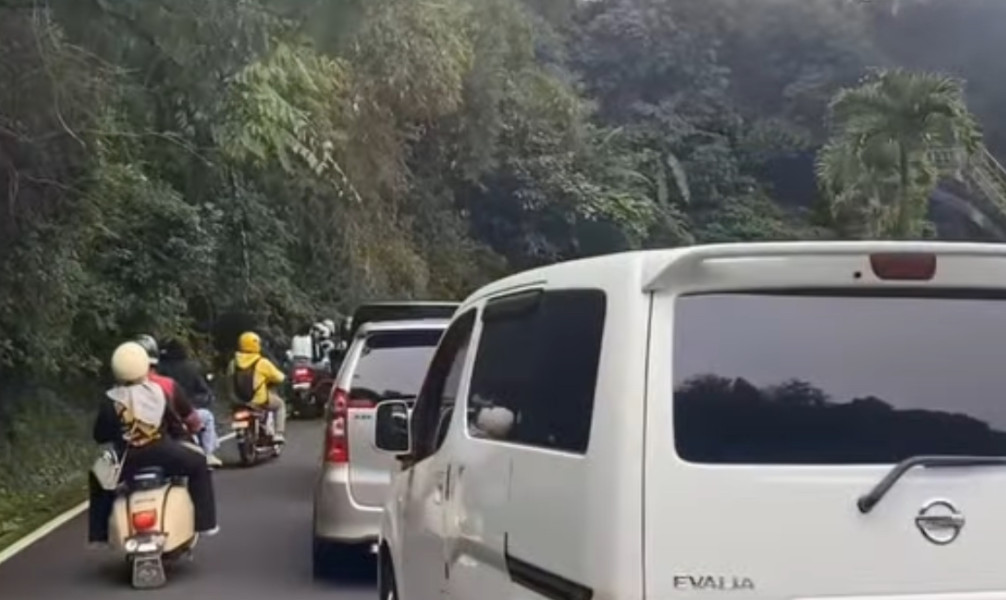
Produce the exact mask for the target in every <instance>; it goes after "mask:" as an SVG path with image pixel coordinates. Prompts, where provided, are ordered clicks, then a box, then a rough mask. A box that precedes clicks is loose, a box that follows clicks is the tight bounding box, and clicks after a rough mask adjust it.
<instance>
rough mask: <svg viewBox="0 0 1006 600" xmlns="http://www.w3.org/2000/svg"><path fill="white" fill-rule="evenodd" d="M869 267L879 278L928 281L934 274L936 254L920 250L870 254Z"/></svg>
mask: <svg viewBox="0 0 1006 600" xmlns="http://www.w3.org/2000/svg"><path fill="white" fill-rule="evenodd" d="M870 268H872V269H873V274H874V275H876V276H877V277H878V278H880V279H886V280H891V281H929V280H930V279H932V278H933V276H934V275H936V255H935V254H928V253H922V252H889V253H879V254H871V255H870Z"/></svg>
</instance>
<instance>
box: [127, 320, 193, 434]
mask: <svg viewBox="0 0 1006 600" xmlns="http://www.w3.org/2000/svg"><path fill="white" fill-rule="evenodd" d="M133 341H135V342H136V343H137V344H139V345H140V346H141V347H142V348H143V350H144V351H146V353H147V359H148V361H149V363H150V373H148V375H147V377H148V378H149V379H150V381H152V382H154V383H156V384H157V385H159V386H161V389H162V390H164V395H165V396H167V398H168V402H170V403H171V405H172V407H174V409H175V412H176V413H177V414H178V416H180V417H181V418H182V420H183V422H184V423H185V428H186V429H187V430H188V432H191V435H192V437H196V436H198V435H199V433H200V432H201V431H202V430H203V427H204V423H203V419H202V416H201V415H200V414H199V411H197V410H195V407H194V406H193V405H192V402H191V400H190V398H189V397H188V394H187V393H186V391H185V388H184V387H182V386H181V385H179V384H178V382H177V381H175V380H174V379H173V378H171V377H168V376H166V375H163V374H161V373H159V372H158V367H159V366H160V360H161V349H160V347H159V346H158V345H157V340H155V339H154V336H152V335H149V334H146V333H144V334H141V335H138V336H136V338H135V339H134V340H133ZM179 439H181V438H179Z"/></svg>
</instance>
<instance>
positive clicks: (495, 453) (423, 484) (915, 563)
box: [374, 242, 1006, 600]
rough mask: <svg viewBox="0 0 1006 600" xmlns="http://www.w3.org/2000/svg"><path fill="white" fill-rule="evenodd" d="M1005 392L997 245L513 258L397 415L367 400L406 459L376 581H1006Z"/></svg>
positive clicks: (910, 594) (729, 588)
mask: <svg viewBox="0 0 1006 600" xmlns="http://www.w3.org/2000/svg"><path fill="white" fill-rule="evenodd" d="M476 349H477V350H476ZM1004 389H1006V246H1000V245H985V244H944V243H924V242H901V243H899V242H886V243H885V242H851V243H846V242H798V243H772V244H736V245H715V246H696V247H689V248H681V249H674V250H660V251H648V252H634V253H627V254H619V255H611V256H605V257H600V258H592V259H587V260H579V261H574V262H569V263H563V264H557V265H553V266H549V267H545V268H541V269H537V270H533V271H529V272H526V273H521V274H518V275H515V276H513V277H509V278H507V279H504V280H502V281H499V282H496V283H494V284H492V285H489V286H487V287H485V288H483V289H481V290H479V291H478V292H477V293H475V294H474V295H473V296H471V297H470V298H469V299H467V300H466V301H465V302H464V303H463V304H462V306H461V308H460V309H459V310H458V312H457V313H456V315H455V317H454V318H453V320H452V323H451V325H450V326H449V328H448V330H447V332H446V333H445V334H444V337H443V338H442V339H441V342H440V344H439V347H438V349H437V351H436V354H435V355H434V358H433V361H432V362H431V365H430V371H429V373H428V374H427V376H426V380H425V382H424V384H423V387H422V389H421V392H420V397H419V399H418V400H417V402H416V405H415V409H414V411H413V413H412V415H411V417H410V418H411V422H410V423H411V424H410V426H409V427H407V428H405V427H402V426H401V425H397V424H398V423H400V422H402V421H403V417H404V416H405V415H406V414H407V406H406V405H405V404H404V403H401V402H394V401H391V402H384V403H381V404H379V405H378V408H377V411H376V413H377V416H376V421H377V423H376V427H375V439H374V443H375V445H376V446H377V447H378V448H380V449H382V450H384V451H387V452H392V453H396V454H398V455H399V460H400V462H401V463H402V464H403V471H402V472H400V473H398V474H397V475H396V476H395V480H394V482H393V484H392V488H391V493H390V496H389V498H388V503H387V504H386V507H385V511H384V514H383V517H382V519H383V522H382V530H381V531H382V533H381V535H382V538H381V541H380V564H381V571H380V573H381V576H380V587H381V598H382V599H388V598H400V599H403V600H432V599H435V598H449V599H452V600H453V599H458V600H461V599H463V600H474V599H483V598H484V599H486V600H504V599H506V600H516V599H528V600H530V599H536V600H540V599H578V600H586V599H596V600H640V599H646V600H669V599H674V598H681V599H699V598H701V599H706V598H713V599H715V598H769V599H801V600H809V599H817V598H830V599H836V598H841V599H857V600H867V599H869V600H877V599H889V600H993V599H994V600H1001V599H1003V598H1006V568H1003V564H1004V563H1003V560H1004V556H1006V553H1004V551H1006V396H1000V395H999V392H1000V391H1002V390H1004ZM455 406H456V407H457V408H458V410H453V409H454V408H455ZM406 422H408V421H406ZM396 425H397V426H396ZM937 467H942V468H937Z"/></svg>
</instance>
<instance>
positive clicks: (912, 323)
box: [673, 294, 1006, 464]
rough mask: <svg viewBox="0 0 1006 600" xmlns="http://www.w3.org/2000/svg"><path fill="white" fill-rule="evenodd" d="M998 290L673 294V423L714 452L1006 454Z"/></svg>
mask: <svg viewBox="0 0 1006 600" xmlns="http://www.w3.org/2000/svg"><path fill="white" fill-rule="evenodd" d="M1004 350H1006V300H1003V299H975V298H935V297H927V298H920V297H836V296H807V295H757V294H713V295H697V296H686V297H682V298H679V299H678V300H677V303H676V309H675V324H674V359H673V379H674V424H675V427H674V431H675V437H676V445H677V451H678V453H679V454H680V455H681V457H682V458H684V459H686V460H689V461H695V462H714V463H781V464H784V463H803V464H808V463H817V464H841V463H894V462H897V461H900V460H902V459H904V458H907V457H910V456H916V455H920V454H949V455H989V456H1001V455H1006V399H1004V398H1003V397H1002V396H1001V395H999V390H1001V389H1002V382H1003V364H1004V362H1003V361H1004V358H1003V356H1004Z"/></svg>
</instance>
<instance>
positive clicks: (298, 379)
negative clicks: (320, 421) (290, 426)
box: [290, 363, 332, 419]
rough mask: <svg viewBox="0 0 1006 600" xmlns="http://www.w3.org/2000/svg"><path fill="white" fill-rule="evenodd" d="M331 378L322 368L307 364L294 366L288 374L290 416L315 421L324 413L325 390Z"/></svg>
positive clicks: (330, 382)
mask: <svg viewBox="0 0 1006 600" xmlns="http://www.w3.org/2000/svg"><path fill="white" fill-rule="evenodd" d="M331 380H332V378H331V376H329V374H328V373H327V372H326V369H324V368H318V367H315V366H314V365H311V364H309V363H299V364H294V365H293V368H292V371H291V373H290V414H291V415H292V416H294V417H303V418H306V419H317V418H318V417H320V416H321V415H322V414H324V412H325V398H327V397H328V394H327V393H326V391H327V390H326V388H328V387H330V386H331V385H332V381H331Z"/></svg>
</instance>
